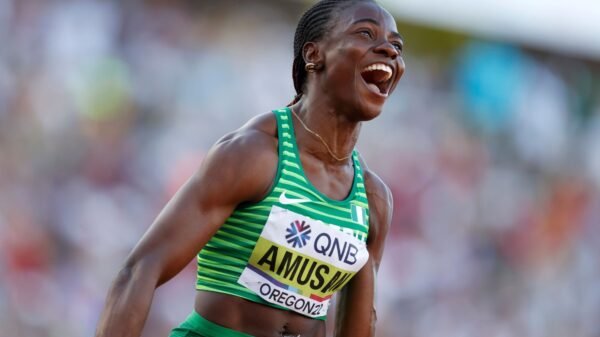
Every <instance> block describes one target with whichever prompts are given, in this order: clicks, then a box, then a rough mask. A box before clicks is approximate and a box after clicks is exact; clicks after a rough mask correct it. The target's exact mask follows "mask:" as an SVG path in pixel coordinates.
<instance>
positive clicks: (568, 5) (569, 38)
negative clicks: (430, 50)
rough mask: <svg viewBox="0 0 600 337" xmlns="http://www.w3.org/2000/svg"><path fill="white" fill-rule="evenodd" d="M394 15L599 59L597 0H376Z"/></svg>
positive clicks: (599, 5) (425, 23)
mask: <svg viewBox="0 0 600 337" xmlns="http://www.w3.org/2000/svg"><path fill="white" fill-rule="evenodd" d="M380 2H381V3H382V4H383V5H384V7H385V8H387V9H388V10H390V12H392V14H394V16H396V17H397V18H398V19H402V20H406V21H409V22H414V23H420V24H424V25H427V26H434V27H439V28H444V29H452V30H457V31H462V32H467V33H471V34H474V35H478V36H483V37H490V38H498V39H502V40H507V41H512V42H516V43H519V44H525V45H530V46H534V47H539V48H543V49H547V50H552V51H557V52H561V53H567V54H572V55H575V56H584V57H587V58H594V59H599V60H600V0H380Z"/></svg>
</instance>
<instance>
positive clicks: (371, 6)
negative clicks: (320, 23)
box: [335, 2, 398, 32]
mask: <svg viewBox="0 0 600 337" xmlns="http://www.w3.org/2000/svg"><path fill="white" fill-rule="evenodd" d="M364 19H371V20H375V21H377V22H379V25H381V26H382V27H383V28H385V29H386V30H388V31H390V32H397V31H398V29H397V27H396V20H394V17H393V16H392V15H391V14H390V13H389V12H388V11H387V10H385V9H384V8H383V7H381V6H379V5H378V4H376V3H373V2H359V3H357V4H355V5H353V6H350V7H348V8H345V9H343V10H342V11H340V12H339V13H338V18H337V23H336V25H335V28H340V29H346V28H348V27H350V26H351V25H352V24H353V23H355V22H357V21H360V20H364Z"/></svg>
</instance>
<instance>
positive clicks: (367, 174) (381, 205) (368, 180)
mask: <svg viewBox="0 0 600 337" xmlns="http://www.w3.org/2000/svg"><path fill="white" fill-rule="evenodd" d="M361 167H362V169H363V176H364V180H365V189H366V190H367V197H368V199H369V207H370V208H375V209H376V210H377V211H378V212H381V211H386V212H387V211H391V209H392V207H393V203H394V201H393V198H392V192H391V190H390V188H389V187H388V186H387V185H386V183H385V182H384V181H383V179H381V177H379V176H378V175H377V174H376V173H375V172H373V171H372V170H371V169H369V167H368V166H367V165H366V163H365V162H364V160H363V159H362V158H361ZM373 206H374V207H373Z"/></svg>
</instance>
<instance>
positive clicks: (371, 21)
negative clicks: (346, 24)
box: [352, 18, 404, 41]
mask: <svg viewBox="0 0 600 337" xmlns="http://www.w3.org/2000/svg"><path fill="white" fill-rule="evenodd" d="M363 22H368V23H372V24H374V25H376V26H379V25H380V24H379V21H377V20H375V19H372V18H364V19H358V20H356V21H354V22H352V26H354V25H356V24H359V23H363ZM391 34H392V35H393V36H394V37H397V38H399V39H400V40H402V41H404V38H403V37H402V35H400V33H398V32H391Z"/></svg>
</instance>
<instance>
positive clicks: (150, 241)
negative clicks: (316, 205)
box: [126, 128, 277, 285]
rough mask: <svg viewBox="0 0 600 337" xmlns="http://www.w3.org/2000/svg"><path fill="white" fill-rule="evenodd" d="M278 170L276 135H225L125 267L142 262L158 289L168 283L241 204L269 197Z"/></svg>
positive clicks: (248, 132) (251, 130)
mask: <svg viewBox="0 0 600 337" xmlns="http://www.w3.org/2000/svg"><path fill="white" fill-rule="evenodd" d="M276 169H277V140H276V138H275V137H274V135H273V134H269V133H265V132H264V131H262V130H259V129H256V128H243V129H241V130H239V131H236V132H234V133H232V134H230V135H227V136H225V137H224V138H223V139H221V140H220V141H219V142H218V143H217V144H215V146H213V148H212V149H211V150H210V151H209V153H208V155H207V156H206V158H205V159H204V161H203V163H202V165H201V166H200V168H199V169H198V170H197V171H196V172H195V173H194V175H193V176H192V177H191V178H190V179H189V180H188V181H187V182H186V183H185V184H184V185H183V186H182V188H181V189H180V190H179V191H178V192H177V193H176V194H175V196H174V197H173V198H172V199H171V200H170V201H169V202H168V204H167V205H166V206H165V208H164V209H163V210H162V212H161V213H160V214H159V216H158V217H157V218H156V220H155V221H154V222H153V224H152V225H151V227H150V228H149V230H148V231H147V232H146V233H145V234H144V236H143V237H142V239H141V240H140V241H139V242H138V244H137V245H136V247H135V248H134V249H133V251H132V253H131V254H130V256H129V257H128V259H127V263H126V264H127V265H129V266H132V265H136V264H138V265H139V264H142V267H143V268H144V270H145V272H146V274H147V275H149V276H153V277H155V280H156V282H157V285H159V284H162V283H164V282H166V281H167V280H169V279H170V278H171V277H173V276H174V275H175V274H177V273H178V272H179V271H180V270H181V269H182V268H183V267H185V265H187V263H189V261H190V260H191V259H192V258H193V257H194V255H196V254H197V253H198V251H199V250H200V249H201V248H202V247H203V246H204V245H205V244H206V243H207V242H208V240H209V239H210V238H211V237H212V235H213V234H214V233H215V232H216V231H217V230H218V229H219V227H220V226H221V225H222V224H223V222H224V221H225V220H226V219H227V217H229V215H230V214H231V213H232V212H233V210H234V209H235V207H236V206H237V205H238V204H240V203H243V202H246V201H255V200H259V199H261V198H262V196H264V195H265V194H266V193H267V191H268V189H269V188H270V186H271V184H272V181H273V177H274V176H275V174H276Z"/></svg>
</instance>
